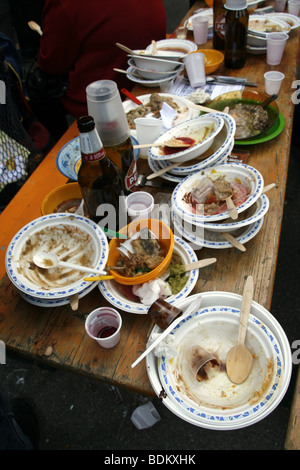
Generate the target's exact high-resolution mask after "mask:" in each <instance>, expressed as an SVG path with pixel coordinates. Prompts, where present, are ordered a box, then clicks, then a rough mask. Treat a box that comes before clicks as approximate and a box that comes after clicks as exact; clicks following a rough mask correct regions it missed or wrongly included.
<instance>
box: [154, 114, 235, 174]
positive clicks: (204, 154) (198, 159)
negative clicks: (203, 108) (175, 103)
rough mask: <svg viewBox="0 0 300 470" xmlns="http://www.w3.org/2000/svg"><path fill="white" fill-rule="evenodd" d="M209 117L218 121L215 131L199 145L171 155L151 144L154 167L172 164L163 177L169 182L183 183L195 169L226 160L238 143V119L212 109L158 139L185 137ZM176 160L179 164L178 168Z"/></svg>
mask: <svg viewBox="0 0 300 470" xmlns="http://www.w3.org/2000/svg"><path fill="white" fill-rule="evenodd" d="M208 120H212V121H214V122H215V131H214V132H213V133H212V134H211V135H210V136H209V137H208V138H207V139H205V140H204V141H203V142H201V143H200V144H198V145H195V146H193V147H190V148H188V149H185V150H181V151H180V152H178V153H177V154H173V155H167V156H166V155H163V154H162V153H161V152H160V150H159V147H151V148H150V150H149V154H148V163H149V166H150V168H151V170H152V171H153V172H156V171H159V170H161V169H165V170H167V169H168V167H170V170H167V171H166V172H165V173H164V174H163V175H161V177H162V178H164V179H166V180H167V181H172V182H174V183H180V182H181V181H182V180H183V179H184V178H186V177H187V176H188V175H190V174H192V173H195V171H202V170H204V169H206V168H210V167H212V166H215V165H219V164H221V163H226V161H227V158H228V157H229V156H230V154H231V151H232V149H233V146H234V135H235V131H236V124H235V120H234V119H233V118H232V117H231V116H229V114H226V113H222V112H212V113H208V114H203V115H201V116H198V117H196V118H193V119H190V120H187V121H185V122H184V123H181V124H178V125H177V126H175V127H173V128H172V129H171V130H169V131H167V132H166V133H164V134H162V135H161V136H160V137H159V138H158V139H157V140H156V141H155V142H164V141H166V140H169V139H170V138H173V137H176V136H177V137H182V136H183V135H185V134H186V132H187V129H188V128H190V129H195V128H196V129H200V128H201V127H202V126H205V125H206V124H207V121H208ZM205 147H206V148H205ZM176 162H178V166H175V167H174V163H176Z"/></svg>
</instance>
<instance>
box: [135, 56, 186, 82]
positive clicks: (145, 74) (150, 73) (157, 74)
mask: <svg viewBox="0 0 300 470" xmlns="http://www.w3.org/2000/svg"><path fill="white" fill-rule="evenodd" d="M128 65H129V66H130V67H131V70H132V72H133V73H137V74H138V75H140V76H141V78H145V79H146V80H160V79H161V78H166V77H169V76H170V75H173V73H175V72H178V73H179V72H181V70H183V66H182V65H178V66H177V68H175V69H174V70H173V71H171V72H164V71H156V70H151V64H150V68H149V69H146V68H141V67H138V66H137V65H136V63H135V61H134V59H129V61H128Z"/></svg>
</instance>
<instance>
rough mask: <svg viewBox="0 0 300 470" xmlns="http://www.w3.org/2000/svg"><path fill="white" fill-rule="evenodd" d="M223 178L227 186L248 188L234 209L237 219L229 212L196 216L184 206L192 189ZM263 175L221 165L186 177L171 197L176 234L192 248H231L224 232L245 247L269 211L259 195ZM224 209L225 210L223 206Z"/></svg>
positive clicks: (235, 165) (189, 206) (242, 167)
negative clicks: (210, 180) (233, 185)
mask: <svg viewBox="0 0 300 470" xmlns="http://www.w3.org/2000/svg"><path fill="white" fill-rule="evenodd" d="M219 176H225V180H226V181H228V182H230V183H237V182H238V183H239V184H240V183H241V184H242V185H243V187H244V188H245V187H246V188H248V195H247V196H246V197H245V198H244V201H243V202H242V203H241V204H240V205H238V206H237V212H238V219H237V220H232V219H231V218H230V216H229V212H228V210H227V209H225V210H224V211H223V212H220V213H218V214H213V215H205V214H203V213H200V211H199V213H198V212H197V211H196V210H195V208H194V207H192V204H191V203H190V202H186V201H187V198H186V196H187V195H188V194H189V193H190V192H191V191H192V190H194V189H195V188H199V187H201V186H202V185H203V184H204V182H206V180H207V178H210V179H212V180H214V179H216V178H218V177H219ZM263 186H264V181H263V177H262V175H261V174H260V173H259V172H258V171H257V170H256V169H254V168H253V167H251V166H249V165H245V164H242V163H230V164H229V163H224V164H221V165H218V166H215V167H212V168H208V169H206V170H202V171H198V172H196V173H193V174H192V175H189V176H187V177H186V178H185V179H184V180H183V181H182V182H181V183H179V184H178V185H177V186H176V188H175V189H174V191H173V194H172V216H173V222H174V227H175V233H178V234H180V236H182V237H184V238H185V239H187V240H188V241H189V242H190V243H192V244H193V246H194V248H197V247H198V248H201V247H206V248H215V249H216V248H217V249H224V248H232V246H233V245H232V244H231V243H229V242H228V241H227V240H226V239H225V238H224V236H223V235H222V234H223V233H225V232H227V233H230V234H231V235H232V236H234V237H235V238H236V239H237V240H238V241H239V242H240V243H242V244H244V243H246V242H248V241H249V240H251V239H252V238H253V237H254V236H255V235H257V233H258V232H259V230H260V229H261V227H262V224H263V220H264V216H265V215H266V213H267V211H268V209H269V200H268V198H267V196H266V195H265V194H262V191H263ZM225 207H226V206H225Z"/></svg>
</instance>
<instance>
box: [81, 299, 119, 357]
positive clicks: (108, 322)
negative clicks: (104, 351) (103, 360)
mask: <svg viewBox="0 0 300 470" xmlns="http://www.w3.org/2000/svg"><path fill="white" fill-rule="evenodd" d="M121 327H122V317H121V315H120V314H119V312H117V310H115V309H114V308H111V307H100V308H96V310H93V311H92V312H91V313H90V314H89V315H88V317H87V319H86V321H85V330H86V332H87V334H88V335H89V336H90V337H91V338H92V339H94V340H95V341H96V342H97V343H98V344H99V346H101V347H102V348H114V347H115V346H116V345H117V344H118V343H119V341H120V330H121Z"/></svg>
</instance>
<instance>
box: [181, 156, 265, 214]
mask: <svg viewBox="0 0 300 470" xmlns="http://www.w3.org/2000/svg"><path fill="white" fill-rule="evenodd" d="M218 174H219V175H225V176H226V178H227V180H228V181H230V180H232V181H233V180H234V179H235V178H238V179H239V180H240V181H242V182H243V183H246V184H247V185H248V186H249V187H250V195H249V196H248V198H247V199H246V201H245V202H244V203H243V204H241V205H240V206H239V207H237V212H238V213H240V212H243V211H244V210H245V209H248V207H250V206H251V205H252V204H253V203H254V202H255V201H257V199H258V198H259V197H260V195H261V193H262V190H263V186H264V181H263V177H262V175H261V174H260V173H259V171H257V170H256V169H255V168H253V167H251V166H249V165H245V164H243V163H224V164H222V165H218V166H214V167H212V168H208V169H204V170H202V171H198V172H196V173H193V174H191V175H189V176H187V177H186V178H184V180H183V181H182V182H181V183H179V184H178V185H177V186H176V188H175V189H174V191H173V193H172V206H173V208H174V210H175V212H176V213H177V214H178V215H179V216H180V218H182V219H185V220H188V221H189V222H192V223H197V222H198V223H199V222H201V223H203V222H217V221H220V220H223V219H227V218H228V217H229V212H228V211H224V212H222V213H220V214H214V215H202V214H195V213H192V208H191V204H187V203H185V202H184V201H183V197H184V195H185V194H186V193H189V192H190V191H191V190H193V189H194V188H196V187H197V186H199V184H200V183H201V180H203V179H204V178H205V177H206V176H211V175H213V176H214V177H216V176H217V175H218Z"/></svg>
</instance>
